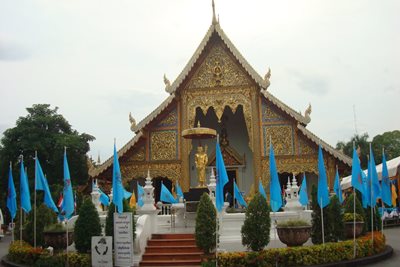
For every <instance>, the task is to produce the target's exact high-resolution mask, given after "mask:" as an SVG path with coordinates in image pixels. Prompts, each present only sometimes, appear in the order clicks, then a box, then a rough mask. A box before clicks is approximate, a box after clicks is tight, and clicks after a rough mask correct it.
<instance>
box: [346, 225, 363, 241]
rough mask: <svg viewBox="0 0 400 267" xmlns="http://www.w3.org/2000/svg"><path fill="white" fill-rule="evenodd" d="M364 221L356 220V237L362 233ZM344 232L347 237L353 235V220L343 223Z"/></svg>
mask: <svg viewBox="0 0 400 267" xmlns="http://www.w3.org/2000/svg"><path fill="white" fill-rule="evenodd" d="M363 227H364V222H356V237H359V236H360V235H361V233H362V230H363ZM344 233H345V235H346V237H347V238H353V236H354V222H345V223H344Z"/></svg>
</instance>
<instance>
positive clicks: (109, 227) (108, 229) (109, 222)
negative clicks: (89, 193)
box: [105, 200, 136, 246]
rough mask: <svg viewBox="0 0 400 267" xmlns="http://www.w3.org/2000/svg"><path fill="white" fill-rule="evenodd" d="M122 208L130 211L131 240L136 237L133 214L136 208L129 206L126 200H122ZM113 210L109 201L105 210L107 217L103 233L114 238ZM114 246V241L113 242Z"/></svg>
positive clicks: (113, 207) (112, 205)
mask: <svg viewBox="0 0 400 267" xmlns="http://www.w3.org/2000/svg"><path fill="white" fill-rule="evenodd" d="M123 210H124V212H132V235H133V237H132V240H133V241H135V238H136V222H135V214H136V210H135V209H133V208H131V207H130V206H129V202H128V200H124V201H123ZM114 212H115V206H114V204H113V203H110V206H108V211H107V218H106V226H105V233H106V236H112V237H113V238H114ZM113 246H114V243H113Z"/></svg>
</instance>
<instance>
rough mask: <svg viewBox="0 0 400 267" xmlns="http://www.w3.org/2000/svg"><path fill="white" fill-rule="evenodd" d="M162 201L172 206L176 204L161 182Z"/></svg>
mask: <svg viewBox="0 0 400 267" xmlns="http://www.w3.org/2000/svg"><path fill="white" fill-rule="evenodd" d="M160 200H161V201H163V202H167V203H171V204H172V203H176V199H175V198H174V196H173V195H172V194H171V192H170V191H169V190H168V188H167V187H166V186H165V185H164V184H163V183H162V182H161V192H160Z"/></svg>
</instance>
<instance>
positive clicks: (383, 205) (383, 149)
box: [381, 146, 385, 234]
mask: <svg viewBox="0 0 400 267" xmlns="http://www.w3.org/2000/svg"><path fill="white" fill-rule="evenodd" d="M382 155H385V147H384V146H382ZM382 174H383V164H382ZM381 181H382V182H383V175H382V179H381ZM381 184H383V183H381ZM382 191H383V190H382ZM381 203H382V216H381V221H382V223H381V232H382V234H383V214H384V212H385V211H384V209H385V204H383V193H381Z"/></svg>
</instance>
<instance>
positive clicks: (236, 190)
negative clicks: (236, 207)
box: [233, 181, 247, 208]
mask: <svg viewBox="0 0 400 267" xmlns="http://www.w3.org/2000/svg"><path fill="white" fill-rule="evenodd" d="M233 194H234V197H235V199H236V200H237V202H239V204H240V205H241V206H242V207H246V208H247V203H246V201H244V198H243V196H242V193H241V192H240V190H239V187H238V186H237V184H236V182H235V181H233Z"/></svg>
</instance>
